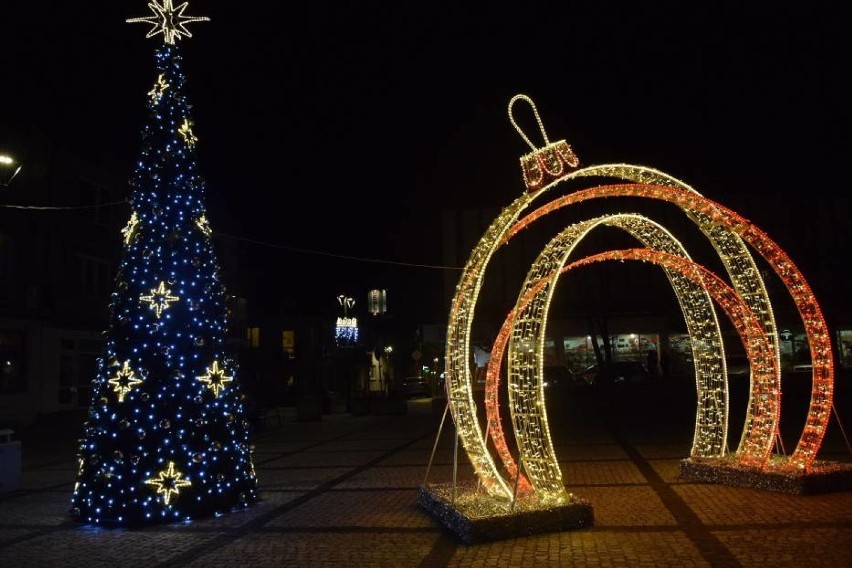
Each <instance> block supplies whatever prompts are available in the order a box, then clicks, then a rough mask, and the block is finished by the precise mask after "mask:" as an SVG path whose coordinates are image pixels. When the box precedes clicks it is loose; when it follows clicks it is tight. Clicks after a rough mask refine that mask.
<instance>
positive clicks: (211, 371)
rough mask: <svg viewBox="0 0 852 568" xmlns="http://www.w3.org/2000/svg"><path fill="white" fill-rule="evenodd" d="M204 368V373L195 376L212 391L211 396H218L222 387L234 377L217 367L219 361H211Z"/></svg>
mask: <svg viewBox="0 0 852 568" xmlns="http://www.w3.org/2000/svg"><path fill="white" fill-rule="evenodd" d="M205 370H206V371H207V373H206V374H204V375H201V376H200V377H195V378H196V379H198V380H199V381H201V382H202V383H204V384H206V385H207V388H209V389H210V390H212V391H213V396H215V397H216V398H219V391H221V390H222V389H224V388H225V386H226V385H227V384H228V383H230V382H233V380H234V377H232V376H227V375H225V370H224V369H220V368H219V361H213V365H212V366H211V367H207V369H205Z"/></svg>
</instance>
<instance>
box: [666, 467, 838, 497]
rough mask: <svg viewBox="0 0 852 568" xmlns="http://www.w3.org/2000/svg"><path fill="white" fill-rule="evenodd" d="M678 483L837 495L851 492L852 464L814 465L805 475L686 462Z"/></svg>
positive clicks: (787, 470) (778, 469)
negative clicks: (681, 481)
mask: <svg viewBox="0 0 852 568" xmlns="http://www.w3.org/2000/svg"><path fill="white" fill-rule="evenodd" d="M680 479H682V480H686V481H701V482H707V483H717V484H720V485H730V486H733V487H750V488H752V489H763V490H767V491H777V492H781V493H792V494H794V495H811V494H817V493H836V492H840V491H849V490H850V489H852V463H839V462H829V461H819V460H817V461H815V462H814V463H813V465H812V467H811V470H810V471H808V472H804V471H799V470H793V469H790V468H789V467H784V466H775V467H773V465H772V463H770V467H769V468H767V469H766V470H759V469H756V468H748V467H744V466H741V465H738V464H737V463H736V462H735V461H733V460H732V459H730V458H687V459H685V460H683V461H681V462H680Z"/></svg>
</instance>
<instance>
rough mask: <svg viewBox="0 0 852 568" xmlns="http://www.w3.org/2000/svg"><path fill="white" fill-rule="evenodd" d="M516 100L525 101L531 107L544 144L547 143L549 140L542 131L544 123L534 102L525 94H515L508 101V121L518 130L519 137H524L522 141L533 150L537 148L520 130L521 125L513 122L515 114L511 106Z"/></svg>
mask: <svg viewBox="0 0 852 568" xmlns="http://www.w3.org/2000/svg"><path fill="white" fill-rule="evenodd" d="M518 101H526V102H527V103H529V105H530V107H531V108H532V111H533V115H534V116H535V121H536V122H537V123H538V129H539V130H540V131H541V135H542V137H543V138H544V145H545V146H547V145H549V144H550V140H549V139H548V138H547V132H545V131H544V123H542V122H541V117H540V116H539V115H538V109H537V108H536V106H535V103H534V102H533V101H532V99H531V98H529V97H528V96H526V95H520V94H519V95H515V96H514V97H512V100H510V101H509V121H510V122H511V123H512V126H514V127H515V130H517V131H518V134H520V135H521V138H523V139H524V142H526V143H527V144H528V145H529V147H530V148H532V150H533V152H534V151H536V150H538V147H537V146H536V145H535V144H533V143H532V142H531V141H530V139H529V138H528V137H527V135H526V134H524V131H523V130H521V127H520V126H518V123H517V122H515V116H514V114H513V113H512V107H513V106H514V105H515V103H516V102H518Z"/></svg>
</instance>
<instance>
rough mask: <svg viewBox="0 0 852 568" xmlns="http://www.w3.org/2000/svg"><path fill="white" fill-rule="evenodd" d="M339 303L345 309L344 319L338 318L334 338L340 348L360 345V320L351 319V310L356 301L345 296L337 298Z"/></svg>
mask: <svg viewBox="0 0 852 568" xmlns="http://www.w3.org/2000/svg"><path fill="white" fill-rule="evenodd" d="M337 302H338V303H339V304H340V305H341V306H342V307H343V317H338V318H337V325H336V326H335V328H334V338H335V341H337V344H338V345H340V346H347V345H355V344H356V343H358V318H356V317H349V309H350V308H351V307H352V306H354V305H355V300H354V299H352V298H350V297H348V296H345V295H343V294H341V295H339V296H338V297H337Z"/></svg>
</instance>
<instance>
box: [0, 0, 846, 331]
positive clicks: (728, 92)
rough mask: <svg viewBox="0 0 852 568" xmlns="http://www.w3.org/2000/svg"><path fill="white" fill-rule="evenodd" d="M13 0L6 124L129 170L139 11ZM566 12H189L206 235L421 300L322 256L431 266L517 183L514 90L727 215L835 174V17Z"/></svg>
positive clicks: (604, 149) (456, 8) (532, 6)
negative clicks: (444, 232)
mask: <svg viewBox="0 0 852 568" xmlns="http://www.w3.org/2000/svg"><path fill="white" fill-rule="evenodd" d="M6 4H7V5H6V6H4V8H3V12H2V14H0V17H2V18H3V20H4V22H3V32H2V39H0V41H2V42H3V43H2V52H3V54H4V63H3V70H2V73H3V75H2V76H0V83H2V89H0V97H2V98H3V108H4V109H5V111H4V112H5V113H6V116H4V117H3V121H4V123H7V124H8V123H9V122H12V123H14V122H15V121H18V122H20V121H21V120H26V121H27V123H28V124H32V125H36V126H37V127H39V128H41V129H43V130H44V131H45V132H47V133H48V135H49V136H51V137H54V138H55V139H56V140H57V142H59V143H67V144H71V145H73V146H74V147H76V148H86V149H87V150H89V151H90V152H91V154H92V155H93V156H98V155H102V154H104V153H110V154H112V155H114V156H116V157H117V158H118V159H120V160H124V161H126V162H127V163H128V164H130V163H132V162H133V160H135V158H136V157H137V156H138V151H139V136H140V131H141V127H142V124H143V121H144V119H145V101H146V92H147V91H148V90H149V89H150V86H151V84H152V82H153V80H154V78H155V77H154V66H153V63H154V49H155V47H156V46H157V45H159V43H160V42H161V41H162V39H161V38H162V36H155V37H154V38H151V39H145V34H146V32H147V30H148V29H149V28H148V26H147V25H146V24H126V23H125V19H127V18H130V17H136V16H145V15H149V11H148V9H147V7H146V2H144V1H142V0H138V1H127V0H122V1H120V2H119V1H115V0H98V1H90V2H52V3H49V4H45V3H40V2H14V3H11V2H9V3H6ZM569 4H573V3H568V2H552V3H530V2H523V3H520V2H519V3H516V5H515V6H513V7H511V8H506V7H503V5H502V4H500V3H493V2H492V3H480V2H477V3H467V2H452V3H441V2H413V3H412V2H394V3H391V2H328V1H326V0H317V1H311V2H305V3H294V2H238V3H237V2H233V3H232V2H212V1H204V0H195V1H193V2H190V4H189V7H188V9H187V11H186V14H187V15H191V16H209V17H210V18H211V21H210V22H206V23H204V22H202V23H197V24H191V25H190V30H191V32H192V33H193V37H192V38H184V39H182V40H181V41H180V42H179V43H180V46H181V48H182V50H183V55H184V70H185V72H186V74H187V77H188V83H187V94H188V97H189V101H190V102H191V103H192V104H193V105H194V118H195V132H196V134H197V135H198V136H199V139H200V140H199V146H198V156H199V164H200V167H201V172H202V174H203V175H204V177H205V179H206V180H207V188H208V193H207V202H208V207H209V210H210V215H209V218H210V222H211V225H212V227H213V229H214V231H216V232H219V233H223V234H228V235H233V236H236V237H238V238H240V239H248V240H253V241H261V242H265V243H270V244H274V245H278V247H283V248H276V247H271V246H263V245H257V251H256V255H257V259H258V262H257V270H258V275H259V277H269V278H270V279H272V278H273V277H274V278H275V279H279V278H280V279H281V280H283V281H287V282H289V283H290V285H293V283H294V282H298V283H300V284H301V285H303V286H304V287H305V288H306V289H311V290H313V291H321V293H322V294H326V293H328V294H329V301H330V302H334V296H336V294H337V293H338V291H339V292H346V293H350V294H355V295H356V298H357V299H360V301H361V302H362V303H363V299H361V298H362V296H361V293H362V289H364V290H366V288H367V287H369V286H372V285H379V286H388V287H389V288H390V290H391V292H390V300H391V307H393V302H394V300H395V299H397V301H399V302H400V304H405V305H414V304H417V303H418V302H417V301H416V297H417V295H418V294H421V293H423V292H422V291H419V289H418V288H417V287H418V286H419V287H420V289H423V288H427V289H428V287H429V286H432V285H434V284H435V283H438V282H440V273H441V271H440V270H438V269H434V268H422V267H413V266H400V265H399V264H386V263H371V262H363V261H355V260H345V259H341V258H336V257H335V256H334V255H339V256H351V257H358V258H367V259H376V260H385V261H392V262H394V263H402V264H415V265H441V264H443V261H442V256H441V244H440V240H439V239H440V231H439V228H440V221H439V220H440V215H441V211H442V210H444V209H448V208H467V207H488V208H500V207H502V206H504V205H506V204H508V203H510V202H511V201H512V200H513V199H514V198H515V197H516V196H517V195H518V194H519V193H520V192H521V191H523V182H522V179H521V174H520V170H519V168H518V158H519V157H520V156H521V155H522V154H524V153H526V152H527V151H528V148H527V146H526V145H525V143H524V142H523V141H522V140H521V139H520V137H519V136H518V135H517V133H516V132H515V131H514V129H513V128H512V126H511V125H510V123H509V121H508V118H507V115H506V107H507V104H508V102H509V99H510V98H511V97H512V96H513V95H515V94H517V93H525V94H527V95H529V96H530V97H532V98H533V99H534V100H535V101H536V104H537V106H538V109H539V112H540V114H541V117H542V119H543V121H544V124H545V127H546V129H547V132H548V135H549V137H550V138H551V140H557V139H561V138H565V139H567V140H568V142H569V143H570V144H571V145H572V147H573V148H574V150H575V151H576V152H577V153H578V155H579V156H580V159H581V160H582V162H583V163H584V164H586V165H590V164H595V163H606V162H626V163H633V164H641V165H648V166H652V167H655V168H657V169H660V170H663V171H665V172H667V173H669V174H671V175H674V176H675V177H677V178H680V179H682V180H684V181H686V182H687V183H689V184H691V185H692V186H693V187H695V188H696V189H698V190H699V191H701V192H702V193H703V194H704V195H706V196H708V197H710V198H712V199H715V200H717V201H720V202H722V203H723V204H724V203H725V199H726V196H731V195H735V194H738V193H757V194H761V195H766V196H778V195H782V196H788V195H789V196H795V195H801V194H802V193H803V192H804V193H807V192H813V191H814V188H815V187H819V186H820V185H822V186H825V185H826V184H828V186H831V182H832V181H833V180H835V179H842V177H840V176H842V172H841V174H840V175H838V173H837V170H838V169H840V170H842V164H844V163H845V162H846V160H847V159H848V158H847V155H848V150H849V143H848V141H847V137H848V133H849V112H848V106H849V105H848V96H847V93H848V90H847V89H846V88H845V87H843V86H842V85H844V84H845V82H846V80H847V77H846V75H847V74H848V63H847V61H846V59H845V58H844V56H843V55H842V54H843V53H844V52H845V51H848V48H849V46H848V45H847V44H848V39H847V37H848V34H847V33H846V32H845V26H846V25H847V23H848V21H847V20H846V19H844V18H842V17H841V15H840V13H839V8H835V7H827V6H822V5H820V3H792V4H790V5H789V6H785V5H783V4H782V3H773V4H767V6H771V8H772V9H771V10H766V11H758V10H757V9H750V10H748V11H746V10H744V9H743V8H742V7H741V6H739V5H738V4H739V3H732V6H733V7H725V6H723V5H720V3H716V2H714V3H688V2H677V3H671V6H668V7H666V8H662V7H659V6H657V7H654V6H651V5H650V4H649V3H632V4H629V5H626V6H625V5H620V4H619V5H616V4H615V3H607V2H595V3H588V4H589V5H593V6H595V8H591V7H585V8H576V7H575V8H566V6H568V5H569ZM693 4H695V5H693ZM555 6H559V8H558V9H557V8H554V7H555ZM524 110H526V109H520V110H519V112H520V113H523V111H524ZM524 118H529V117H527V116H525V115H523V114H521V115H520V117H519V119H524ZM527 124H528V125H530V126H531V125H532V122H528V123H527ZM530 135H531V136H532V137H533V139H534V140H536V141H538V140H539V138H538V134H537V133H536V132H534V131H533V132H531V133H530ZM0 143H6V144H7V145H9V141H7V140H0ZM128 167H130V166H128ZM130 173H131V172H130V170H129V169H128V177H129V175H130ZM835 176H838V177H837V178H835ZM833 187H840V186H838V185H837V184H836V183H835V184H834V185H833ZM840 189H841V190H842V191H846V189H845V188H843V187H840ZM779 240H781V239H779ZM292 249H301V250H303V251H315V252H321V253H327V254H314V253H308V252H298V251H296V250H292ZM260 260H262V261H263V262H262V263H261V262H260ZM264 271H265V272H264ZM312 271H315V274H316V275H317V276H316V277H315V278H316V279H317V281H318V282H314V281H313V278H314V277H311V276H308V275H307V273H310V272H312ZM409 286H410V288H409V289H408V290H406V291H402V287H409ZM438 319H441V318H438Z"/></svg>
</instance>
